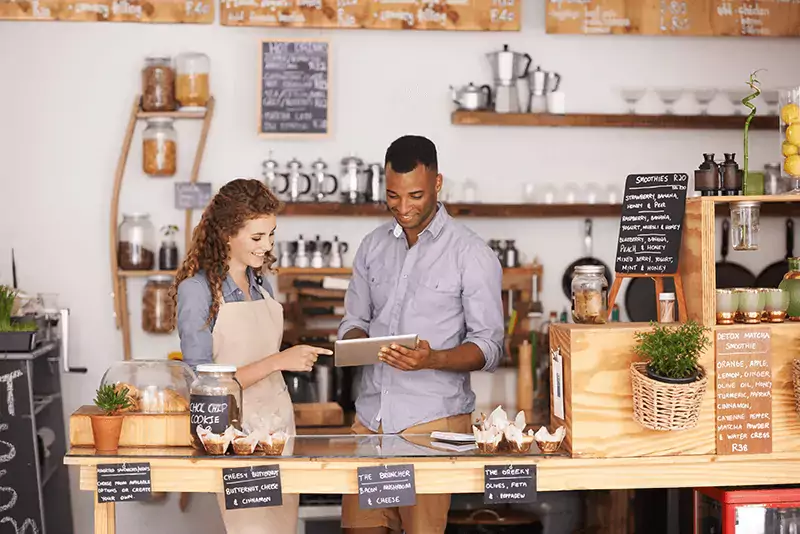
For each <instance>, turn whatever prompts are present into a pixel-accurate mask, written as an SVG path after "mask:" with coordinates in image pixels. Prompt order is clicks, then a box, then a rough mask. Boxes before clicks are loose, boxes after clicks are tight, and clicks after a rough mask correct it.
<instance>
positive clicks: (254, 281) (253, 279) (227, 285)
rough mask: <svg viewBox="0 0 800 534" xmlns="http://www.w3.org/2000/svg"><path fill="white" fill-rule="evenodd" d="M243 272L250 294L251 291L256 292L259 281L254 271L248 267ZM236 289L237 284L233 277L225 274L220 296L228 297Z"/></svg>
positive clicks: (237, 287)
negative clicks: (245, 275)
mask: <svg viewBox="0 0 800 534" xmlns="http://www.w3.org/2000/svg"><path fill="white" fill-rule="evenodd" d="M245 272H246V273H247V279H248V281H249V284H250V294H252V293H253V291H255V292H256V293H258V285H259V282H258V277H257V276H256V273H255V272H253V269H251V268H250V267H248V268H247V270H246V271H245ZM237 289H239V286H237V285H236V282H234V281H233V277H232V276H231V275H230V274H228V276H226V277H225V280H224V281H223V282H222V297H223V298H226V297H230V296H231V295H233V294H234V293H235V292H236V290H237Z"/></svg>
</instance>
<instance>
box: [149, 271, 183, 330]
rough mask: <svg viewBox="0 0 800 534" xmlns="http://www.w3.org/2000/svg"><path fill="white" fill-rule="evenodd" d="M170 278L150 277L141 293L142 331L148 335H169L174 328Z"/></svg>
mask: <svg viewBox="0 0 800 534" xmlns="http://www.w3.org/2000/svg"><path fill="white" fill-rule="evenodd" d="M171 286H172V277H171V276H168V275H157V276H151V277H149V278H148V279H147V283H146V284H145V286H144V292H143V293H142V330H144V331H145V332H148V333H150V334H169V333H170V332H172V330H173V329H174V328H175V301H174V300H173V299H172V297H171V296H170V294H169V289H170V287H171Z"/></svg>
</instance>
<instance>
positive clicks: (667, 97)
mask: <svg viewBox="0 0 800 534" xmlns="http://www.w3.org/2000/svg"><path fill="white" fill-rule="evenodd" d="M656 93H657V94H658V98H660V99H661V101H662V102H663V103H664V105H665V106H666V108H667V109H666V110H665V111H664V114H665V115H673V114H674V113H675V112H674V110H673V108H672V106H673V105H674V104H675V102H677V101H678V99H680V97H681V94H683V91H682V90H681V89H658V90H657V91H656Z"/></svg>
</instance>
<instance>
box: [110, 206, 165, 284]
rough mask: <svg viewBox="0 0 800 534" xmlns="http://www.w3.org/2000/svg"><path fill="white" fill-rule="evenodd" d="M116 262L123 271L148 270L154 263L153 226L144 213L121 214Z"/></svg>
mask: <svg viewBox="0 0 800 534" xmlns="http://www.w3.org/2000/svg"><path fill="white" fill-rule="evenodd" d="M118 234H119V237H118V239H119V242H118V243H117V264H118V267H119V268H120V269H122V270H125V271H148V270H150V269H152V268H153V266H154V265H155V258H156V256H155V248H156V247H155V228H154V227H153V223H152V222H150V215H148V214H146V213H131V214H123V215H122V223H120V225H119V232H118Z"/></svg>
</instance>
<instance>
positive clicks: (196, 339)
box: [178, 268, 273, 367]
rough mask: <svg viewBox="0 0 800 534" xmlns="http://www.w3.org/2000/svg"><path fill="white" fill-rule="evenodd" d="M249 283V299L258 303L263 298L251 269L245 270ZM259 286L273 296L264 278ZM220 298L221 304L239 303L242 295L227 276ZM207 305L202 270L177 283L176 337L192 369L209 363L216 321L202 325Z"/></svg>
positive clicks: (208, 298) (208, 295)
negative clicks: (209, 324)
mask: <svg viewBox="0 0 800 534" xmlns="http://www.w3.org/2000/svg"><path fill="white" fill-rule="evenodd" d="M247 276H248V279H249V282H250V298H251V299H252V300H261V299H263V298H264V296H263V295H262V294H261V291H259V289H258V286H259V278H261V277H257V276H256V275H255V273H254V272H253V270H252V269H250V268H248V269H247ZM261 286H262V287H263V288H264V289H266V290H267V293H269V294H270V295H273V293H272V287H270V285H269V282H267V280H266V278H261ZM222 298H223V300H224V301H225V302H243V301H244V300H245V298H244V293H243V292H242V290H241V289H239V286H237V285H236V282H234V281H233V277H231V275H228V276H227V277H226V278H225V280H223V282H222ZM209 306H211V286H209V285H208V280H207V279H206V273H205V271H199V272H198V273H197V274H195V275H194V276H192V277H191V278H187V279H186V280H184V281H183V282H181V283H180V284H178V335H179V336H180V339H181V352H182V353H183V361H184V362H185V363H187V364H188V365H190V366H192V367H195V366H197V365H199V364H202V363H211V362H212V360H213V342H212V338H211V332H212V330H213V329H214V325H215V324H216V322H217V320H216V317H215V318H214V320H213V321H211V327H210V328H209V327H208V326H206V321H207V320H208V308H209Z"/></svg>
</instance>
